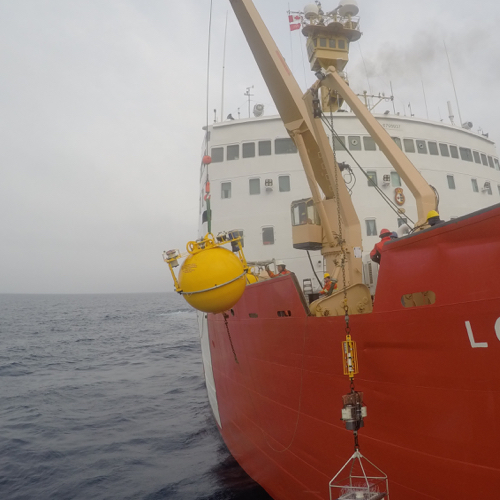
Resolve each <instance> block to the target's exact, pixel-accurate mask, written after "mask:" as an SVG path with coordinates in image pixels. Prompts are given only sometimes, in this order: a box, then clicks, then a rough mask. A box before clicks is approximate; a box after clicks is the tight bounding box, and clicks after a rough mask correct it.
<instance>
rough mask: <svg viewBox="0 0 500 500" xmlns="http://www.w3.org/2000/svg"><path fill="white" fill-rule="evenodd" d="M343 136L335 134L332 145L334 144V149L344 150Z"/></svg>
mask: <svg viewBox="0 0 500 500" xmlns="http://www.w3.org/2000/svg"><path fill="white" fill-rule="evenodd" d="M344 144H345V137H343V136H341V135H339V136H337V135H336V136H335V137H334V139H333V145H334V146H335V151H344V150H345V146H344Z"/></svg>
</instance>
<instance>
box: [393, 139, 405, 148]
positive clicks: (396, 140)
mask: <svg viewBox="0 0 500 500" xmlns="http://www.w3.org/2000/svg"><path fill="white" fill-rule="evenodd" d="M392 140H393V141H394V142H395V143H396V144H397V146H398V148H399V149H401V150H402V149H403V146H402V145H401V139H400V138H399V137H393V138H392Z"/></svg>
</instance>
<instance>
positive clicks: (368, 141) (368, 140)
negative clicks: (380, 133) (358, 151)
mask: <svg viewBox="0 0 500 500" xmlns="http://www.w3.org/2000/svg"><path fill="white" fill-rule="evenodd" d="M363 146H364V147H365V151H376V150H377V146H375V141H374V140H373V137H370V136H365V137H363Z"/></svg>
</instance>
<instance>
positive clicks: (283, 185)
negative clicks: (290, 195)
mask: <svg viewBox="0 0 500 500" xmlns="http://www.w3.org/2000/svg"><path fill="white" fill-rule="evenodd" d="M278 186H279V190H280V193H286V192H287V191H290V176H289V175H280V176H279V177H278Z"/></svg>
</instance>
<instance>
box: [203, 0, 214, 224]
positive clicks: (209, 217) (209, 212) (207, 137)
mask: <svg viewBox="0 0 500 500" xmlns="http://www.w3.org/2000/svg"><path fill="white" fill-rule="evenodd" d="M212 12H213V0H210V14H209V17H208V43H207V75H206V77H207V83H206V86H207V94H206V121H205V126H206V130H205V155H208V152H209V143H210V132H209V130H208V105H209V103H208V101H209V98H210V51H211V46H212ZM203 165H204V163H203V160H202V167H203ZM208 170H209V166H208V164H207V165H206V172H207V178H206V181H205V182H206V184H205V195H206V199H205V201H206V202H207V223H208V228H207V229H208V232H209V233H211V232H212V209H211V208H210V192H208V193H207V192H206V186H207V185H208V186H210V177H209V172H208ZM202 175H203V174H202Z"/></svg>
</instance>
